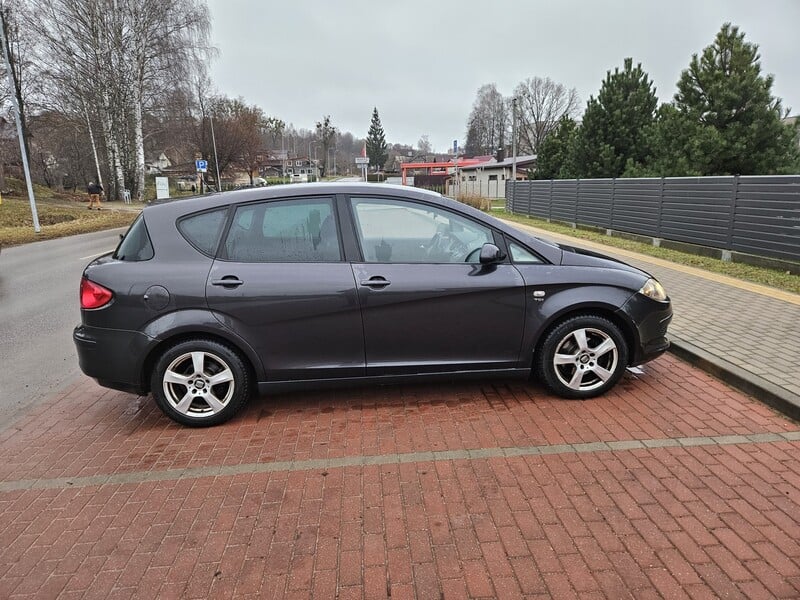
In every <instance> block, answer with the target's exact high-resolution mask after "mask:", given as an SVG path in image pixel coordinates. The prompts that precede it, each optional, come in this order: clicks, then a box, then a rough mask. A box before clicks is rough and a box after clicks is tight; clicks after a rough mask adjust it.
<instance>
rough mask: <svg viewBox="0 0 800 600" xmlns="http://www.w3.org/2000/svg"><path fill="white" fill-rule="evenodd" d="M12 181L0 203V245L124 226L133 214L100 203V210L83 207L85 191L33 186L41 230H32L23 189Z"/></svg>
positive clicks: (29, 210) (29, 212)
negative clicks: (34, 187) (8, 192)
mask: <svg viewBox="0 0 800 600" xmlns="http://www.w3.org/2000/svg"><path fill="white" fill-rule="evenodd" d="M7 181H8V180H7ZM15 183H17V182H14V181H13V180H12V181H11V186H10V187H11V189H12V194H13V195H9V196H6V195H4V196H3V200H2V204H0V245H2V246H17V245H19V244H27V243H28V242H36V241H39V240H48V239H53V238H59V237H65V236H68V235H76V234H79V233H89V232H91V231H102V230H104V229H113V228H115V227H127V226H128V225H130V224H131V222H133V219H134V218H135V217H136V214H137V213H135V212H130V211H123V210H117V209H115V208H111V207H110V206H109V205H108V203H103V210H86V200H87V198H86V194H72V193H69V192H56V191H54V190H50V189H49V188H46V187H39V186H36V189H35V190H34V193H35V195H36V209H37V212H38V214H39V225H40V226H41V231H40V232H39V233H35V232H34V231H33V216H32V215H31V206H30V202H29V201H28V197H27V193H26V192H24V189H23V190H18V189H16V188H17V186H16V185H14V184H15ZM20 191H22V193H20Z"/></svg>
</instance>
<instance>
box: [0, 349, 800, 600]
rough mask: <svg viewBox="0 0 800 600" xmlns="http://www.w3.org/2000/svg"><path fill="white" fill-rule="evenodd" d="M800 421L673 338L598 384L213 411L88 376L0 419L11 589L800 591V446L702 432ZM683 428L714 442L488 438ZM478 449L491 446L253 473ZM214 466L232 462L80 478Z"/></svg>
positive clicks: (146, 594)
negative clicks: (664, 350) (640, 370)
mask: <svg viewBox="0 0 800 600" xmlns="http://www.w3.org/2000/svg"><path fill="white" fill-rule="evenodd" d="M799 429H800V427H798V425H797V424H796V423H793V422H791V421H789V420H787V419H785V418H784V417H782V416H780V415H778V414H776V413H774V412H773V411H771V410H770V409H768V408H766V407H765V406H763V405H761V404H759V403H757V402H755V401H753V400H752V399H749V398H747V397H745V396H742V395H741V394H739V393H737V392H735V391H733V390H731V389H729V388H727V387H726V386H724V385H723V384H721V383H719V382H718V381H716V380H714V379H712V378H710V377H708V376H707V375H705V374H703V373H702V372H700V371H698V370H696V369H693V368H691V367H689V366H688V365H686V364H685V363H682V362H680V361H678V360H677V359H675V358H674V357H671V356H665V357H662V358H660V359H659V360H658V361H656V362H655V363H653V364H651V365H648V366H647V367H646V373H645V374H644V375H641V376H638V377H632V376H629V377H627V378H626V380H625V381H624V382H623V383H622V385H621V386H619V387H618V388H617V390H616V391H615V392H613V393H611V394H609V395H607V396H605V397H602V398H598V399H594V400H591V401H588V402H570V401H564V400H559V399H555V398H552V397H550V396H548V395H547V394H546V393H545V392H544V391H543V390H542V388H540V387H539V386H538V385H535V384H524V383H508V382H491V383H487V382H482V383H468V384H464V383H460V384H457V385H450V384H440V385H407V386H398V387H385V388H366V389H361V390H346V391H336V392H329V391H325V392H319V391H318V392H309V393H303V394H292V395H282V396H278V397H274V398H262V399H259V400H257V401H254V402H252V403H251V404H250V405H249V407H248V409H247V410H246V411H245V413H244V414H243V415H242V416H241V417H240V418H237V419H235V420H234V421H232V422H230V423H228V424H226V425H223V426H220V427H216V428H212V429H205V430H192V429H187V428H182V427H179V426H177V425H175V424H173V423H171V422H170V421H168V420H167V419H166V418H164V417H162V416H161V415H160V413H159V412H158V411H157V409H155V408H154V406H153V403H152V401H151V400H149V399H147V400H143V401H141V402H137V401H136V400H135V398H134V397H132V396H128V395H125V394H120V393H116V392H109V391H104V390H102V389H101V388H99V387H97V386H96V385H95V384H94V383H93V382H91V381H89V380H81V381H80V382H78V383H77V384H76V385H74V386H72V387H71V388H69V389H68V390H66V391H65V393H63V394H61V395H59V396H58V397H56V398H53V399H52V401H50V402H48V403H46V404H44V405H42V406H40V407H39V408H37V409H36V410H35V411H33V412H31V413H30V414H29V415H27V416H26V418H25V419H23V420H22V421H20V422H18V423H16V424H15V426H14V427H12V428H10V429H6V430H5V431H4V432H2V433H0V455H1V456H2V457H3V461H2V462H3V464H2V465H0V485H2V486H5V487H0V598H27V597H30V598H56V597H58V598H156V597H158V598H171V597H175V598H217V597H219V598H230V597H242V598H247V597H252V598H271V597H276V598H278V597H280V598H308V597H315V598H334V597H339V598H387V597H391V598H392V599H393V600H397V599H399V598H436V599H437V600H439V599H441V598H446V599H448V600H449V599H450V598H468V597H472V598H478V597H485V598H521V597H529V598H548V597H553V598H587V599H589V598H623V597H634V598H673V597H675V598H713V597H731V598H737V597H741V598H775V597H779V598H792V597H798V596H800V541H797V540H799V539H800V518H799V517H798V516H799V515H800V506H799V505H800V462H798V460H797V458H796V455H797V450H798V445H800V442H795V441H781V440H777V441H768V442H762V443H755V442H753V441H747V440H745V441H742V443H725V444H715V443H711V442H710V441H709V440H708V439H707V438H709V437H711V436H724V435H747V434H757V433H779V432H795V431H798V430H799ZM676 438H693V439H695V440H697V441H698V443H701V444H702V445H697V446H680V447H650V448H634V449H630V450H624V449H620V450H614V451H610V450H598V451H581V452H576V451H572V450H570V449H569V447H563V446H558V447H557V448H554V450H555V451H557V452H556V453H554V454H530V453H529V454H527V455H521V456H502V455H499V454H498V453H497V452H496V451H497V450H498V449H500V448H506V449H513V448H522V449H524V448H528V447H531V446H540V447H549V446H554V445H562V444H581V443H583V444H585V443H591V442H598V441H605V442H614V441H630V440H662V439H663V440H674V439H676ZM468 449H472V450H474V449H487V450H488V451H489V454H488V455H487V456H485V457H473V458H470V457H467V456H464V457H459V458H453V459H443V458H439V457H435V458H434V459H432V460H431V459H427V460H422V459H420V460H409V459H408V457H406V460H405V462H398V461H395V462H391V461H389V462H388V463H386V464H366V465H363V466H344V467H323V468H310V467H309V468H306V467H303V465H302V464H301V463H295V464H296V465H297V466H296V467H292V468H286V469H284V470H277V471H273V472H260V471H258V470H257V469H252V468H250V467H252V465H257V464H263V463H270V462H274V461H291V460H294V461H307V460H309V459H338V458H341V457H359V456H386V455H394V454H404V455H405V454H407V453H416V452H431V451H434V452H438V451H445V450H447V451H463V450H468ZM492 452H494V454H492ZM462 454H463V453H462ZM429 458H430V455H429ZM308 464H310V465H313V464H316V463H308ZM219 465H226V466H232V465H242V467H243V469H242V472H241V473H239V474H226V475H223V476H213V475H206V474H204V473H203V471H202V470H196V471H193V472H192V473H189V474H186V473H184V474H183V475H178V474H176V475H174V476H171V475H169V474H167V475H166V476H164V478H163V480H157V481H148V480H145V481H138V482H130V483H125V482H120V481H121V480H120V479H117V480H114V482H113V483H106V484H103V485H86V481H87V480H86V479H83V480H81V479H79V478H86V477H90V476H95V475H111V474H116V475H119V474H135V475H137V476H140V477H141V476H143V475H144V476H145V477H144V478H145V479H146V475H147V474H148V473H150V474H154V475H158V474H159V473H161V474H162V475H164V473H163V472H164V471H167V470H171V469H185V468H191V469H202V468H206V467H208V468H210V467H213V466H219ZM54 478H65V479H59V480H56V481H52V480H53V479H54ZM70 478H73V479H75V481H74V482H72V481H68V480H69V479H70ZM34 479H37V480H43V481H41V482H39V483H40V484H41V485H43V486H44V487H43V488H39V487H36V486H37V485H39V484H36V485H34V484H33V483H30V482H28V480H34ZM14 485H18V486H19V487H21V488H22V489H11V488H12V487H13V486H14Z"/></svg>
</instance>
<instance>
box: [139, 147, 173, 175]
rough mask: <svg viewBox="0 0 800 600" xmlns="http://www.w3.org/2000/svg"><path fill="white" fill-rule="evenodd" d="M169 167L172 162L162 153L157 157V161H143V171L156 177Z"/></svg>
mask: <svg viewBox="0 0 800 600" xmlns="http://www.w3.org/2000/svg"><path fill="white" fill-rule="evenodd" d="M171 166H172V162H171V161H170V160H169V159H168V158H167V155H166V154H164V153H163V152H162V153H161V154H159V155H158V158H157V159H155V160H149V161H145V163H144V171H145V173H147V174H148V175H158V174H160V173H163V172H164V171H166V170H167V169H169V168H170V167H171Z"/></svg>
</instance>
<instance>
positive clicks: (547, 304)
mask: <svg viewBox="0 0 800 600" xmlns="http://www.w3.org/2000/svg"><path fill="white" fill-rule="evenodd" d="M80 301H81V320H82V323H81V324H80V325H79V326H78V327H77V328H76V329H75V332H74V340H75V344H76V346H77V348H78V357H79V361H80V366H81V369H82V370H83V372H84V373H86V374H87V375H89V376H90V377H94V378H95V379H97V381H98V382H99V383H100V384H101V385H103V386H107V387H110V388H115V389H120V390H126V391H131V392H135V393H137V394H145V393H147V392H152V394H153V397H154V398H155V401H156V402H157V403H158V406H159V407H160V408H161V409H162V410H163V411H164V412H165V413H166V414H167V415H168V416H169V417H170V418H172V419H174V420H175V421H178V422H180V423H183V424H186V425H194V426H204V425H213V424H217V423H221V422H223V421H225V420H227V419H229V418H231V417H232V416H233V415H234V414H236V412H237V411H238V410H240V409H241V408H242V406H243V405H244V403H245V402H246V401H247V400H248V398H249V397H250V396H251V395H253V394H255V393H260V394H263V393H267V392H269V391H271V390H276V389H286V388H292V387H298V386H300V387H319V386H323V385H327V384H330V383H332V382H338V383H345V384H353V383H356V382H365V381H368V382H372V383H375V382H378V383H380V382H398V381H403V380H405V379H407V378H412V377H413V378H419V377H431V378H432V377H445V378H455V377H462V376H473V377H485V376H487V375H490V374H492V375H498V374H499V375H503V376H507V377H520V376H521V377H527V376H529V375H530V374H531V373H533V374H535V375H536V376H538V377H539V378H540V380H541V381H542V382H543V383H544V385H545V386H547V388H549V389H550V390H551V391H552V392H554V393H555V394H558V395H560V396H563V397H566V398H589V397H592V396H596V395H598V394H602V393H603V392H605V391H607V390H608V389H610V388H611V387H612V386H613V385H614V384H615V383H616V382H617V381H618V380H619V378H620V377H621V376H622V374H623V372H624V370H625V368H626V367H627V366H629V365H636V364H640V363H642V362H645V361H648V360H650V359H652V358H654V357H656V356H658V355H659V354H661V353H662V352H664V351H665V350H666V349H667V347H668V345H669V342H668V341H667V338H666V332H667V325H668V324H669V321H670V319H671V317H672V309H671V306H670V301H669V298H668V297H667V295H666V294H665V292H664V289H663V288H662V287H661V285H660V284H659V283H658V282H657V281H656V280H655V279H653V278H652V277H650V276H649V275H648V274H647V273H644V272H642V271H640V270H639V269H635V268H633V267H631V266H628V265H626V264H623V263H620V262H618V261H615V260H613V259H610V258H607V257H604V256H601V255H598V254H594V253H590V252H587V251H583V250H579V249H577V248H570V247H565V246H557V245H553V244H550V243H547V242H545V241H542V240H540V239H538V238H535V237H532V236H530V235H528V234H526V233H523V232H522V231H520V230H518V229H516V228H514V227H512V226H510V225H509V224H507V223H505V222H502V221H499V220H497V219H495V218H492V217H490V216H487V215H486V214H484V213H482V212H480V211H478V210H474V209H472V208H470V207H468V206H465V205H464V204H461V203H458V202H455V201H453V200H450V199H448V198H445V197H442V196H441V195H439V194H434V193H431V192H427V191H423V190H419V189H414V188H408V187H397V186H390V185H367V184H310V185H293V186H275V187H271V188H259V189H248V190H239V191H235V192H228V193H222V194H213V195H209V196H205V197H197V198H187V199H183V200H177V201H173V202H168V203H163V204H156V205H152V206H148V207H147V208H145V209H144V211H143V212H142V214H141V215H140V216H139V217H138V218H137V219H136V221H135V222H134V223H133V225H131V227H130V229H129V230H128V232H127V233H126V234H125V236H124V237H123V238H122V241H121V242H120V244H119V246H118V247H117V249H116V251H114V252H113V254H109V255H106V256H102V257H100V258H98V259H96V260H94V261H93V262H92V263H91V264H89V265H88V266H87V267H86V270H85V271H84V273H83V278H82V280H81V284H80Z"/></svg>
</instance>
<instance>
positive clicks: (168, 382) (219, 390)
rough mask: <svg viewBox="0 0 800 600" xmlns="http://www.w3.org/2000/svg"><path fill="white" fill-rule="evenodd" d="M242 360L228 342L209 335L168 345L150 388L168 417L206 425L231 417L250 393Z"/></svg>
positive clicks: (157, 363) (156, 367) (188, 423)
mask: <svg viewBox="0 0 800 600" xmlns="http://www.w3.org/2000/svg"><path fill="white" fill-rule="evenodd" d="M250 385H251V384H250V377H249V374H248V371H247V368H246V367H245V365H244V362H243V361H242V359H241V358H240V357H239V355H238V354H237V353H236V352H234V351H233V350H232V349H230V348H229V347H228V346H226V345H224V344H221V343H219V342H216V341H214V340H208V339H196V340H188V341H185V342H180V343H178V344H176V345H174V346H171V347H170V348H168V349H167V350H166V351H165V352H164V353H163V354H162V355H161V356H160V357H159V359H158V361H157V362H156V364H155V368H154V369H153V374H152V379H151V386H150V389H151V390H152V391H153V398H155V401H156V404H158V406H159V408H160V409H161V410H162V411H164V414H166V415H167V416H168V417H169V418H170V419H172V420H173V421H177V422H178V423H181V424H183V425H189V426H192V427H208V426H210V425H218V424H220V423H224V422H225V421H227V420H228V419H230V418H231V417H233V416H234V415H235V414H236V413H237V412H238V411H239V410H240V409H241V408H242V407H243V406H244V405H245V403H246V402H247V399H248V398H249V396H250Z"/></svg>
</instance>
